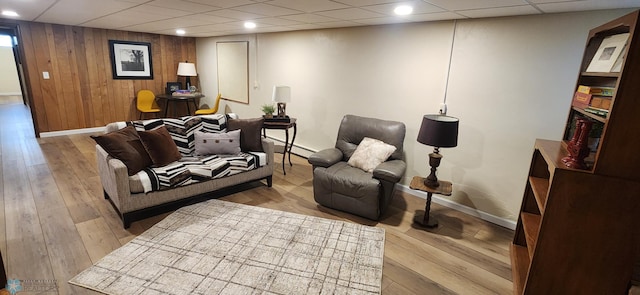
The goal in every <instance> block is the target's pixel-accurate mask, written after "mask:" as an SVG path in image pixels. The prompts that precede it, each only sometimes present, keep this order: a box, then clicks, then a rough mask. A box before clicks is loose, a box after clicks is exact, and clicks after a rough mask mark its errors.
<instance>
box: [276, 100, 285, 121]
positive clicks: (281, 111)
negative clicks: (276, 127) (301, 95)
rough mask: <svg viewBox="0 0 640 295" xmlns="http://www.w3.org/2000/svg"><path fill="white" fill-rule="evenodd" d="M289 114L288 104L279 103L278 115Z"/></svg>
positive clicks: (281, 116) (282, 116)
mask: <svg viewBox="0 0 640 295" xmlns="http://www.w3.org/2000/svg"><path fill="white" fill-rule="evenodd" d="M286 116H287V104H286V103H284V102H279V103H278V117H280V118H284V117H286Z"/></svg>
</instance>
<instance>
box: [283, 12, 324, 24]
mask: <svg viewBox="0 0 640 295" xmlns="http://www.w3.org/2000/svg"><path fill="white" fill-rule="evenodd" d="M281 18H284V19H290V20H294V21H299V22H303V23H322V22H331V21H336V19H335V18H332V17H328V16H324V15H317V14H310V13H304V14H294V15H286V16H283V17H281Z"/></svg>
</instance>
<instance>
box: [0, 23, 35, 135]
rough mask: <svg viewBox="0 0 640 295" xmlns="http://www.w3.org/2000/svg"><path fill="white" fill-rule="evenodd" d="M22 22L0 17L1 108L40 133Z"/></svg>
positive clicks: (3, 112) (21, 123)
mask: <svg viewBox="0 0 640 295" xmlns="http://www.w3.org/2000/svg"><path fill="white" fill-rule="evenodd" d="M21 46H22V44H21V42H20V34H19V26H18V24H15V23H11V22H3V21H1V20H0V65H2V71H0V72H1V73H0V108H2V112H1V113H2V114H3V116H6V115H7V114H14V115H18V114H20V116H17V117H19V118H22V119H21V120H23V121H24V122H20V123H18V122H15V123H17V124H20V125H30V126H32V127H31V128H32V130H33V134H34V136H35V137H39V132H38V128H37V124H36V122H35V120H34V114H33V112H32V111H33V110H32V109H31V107H30V96H29V92H28V89H29V87H28V86H27V85H28V83H27V82H28V81H27V80H26V79H25V77H26V74H25V68H24V67H25V65H24V60H23V59H24V53H23V52H22V48H21Z"/></svg>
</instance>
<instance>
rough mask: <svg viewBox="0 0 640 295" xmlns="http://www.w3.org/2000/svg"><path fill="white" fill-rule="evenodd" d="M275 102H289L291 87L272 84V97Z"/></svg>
mask: <svg viewBox="0 0 640 295" xmlns="http://www.w3.org/2000/svg"><path fill="white" fill-rule="evenodd" d="M272 100H273V101H275V102H291V87H289V86H273V97H272Z"/></svg>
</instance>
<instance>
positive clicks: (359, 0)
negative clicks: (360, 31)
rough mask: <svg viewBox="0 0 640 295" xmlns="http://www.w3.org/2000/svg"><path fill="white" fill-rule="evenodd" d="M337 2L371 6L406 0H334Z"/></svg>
mask: <svg viewBox="0 0 640 295" xmlns="http://www.w3.org/2000/svg"><path fill="white" fill-rule="evenodd" d="M334 1H335V2H338V3H342V4H346V5H350V6H369V5H376V4H385V3H398V2H404V1H406V0H334Z"/></svg>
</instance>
